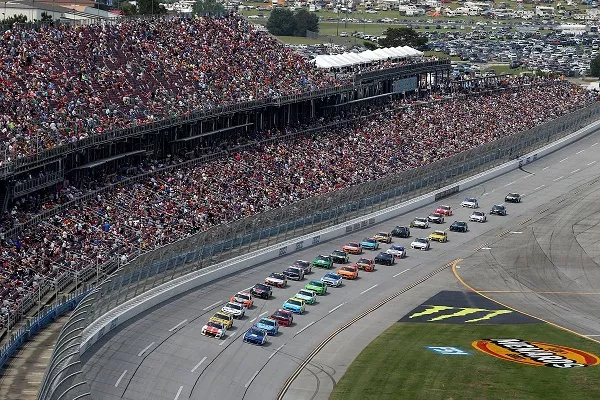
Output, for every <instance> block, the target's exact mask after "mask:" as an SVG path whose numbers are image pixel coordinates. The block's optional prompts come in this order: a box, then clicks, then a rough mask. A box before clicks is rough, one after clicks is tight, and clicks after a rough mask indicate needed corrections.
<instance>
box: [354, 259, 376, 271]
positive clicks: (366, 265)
mask: <svg viewBox="0 0 600 400" xmlns="http://www.w3.org/2000/svg"><path fill="white" fill-rule="evenodd" d="M354 266H355V267H356V268H358V269H362V270H365V271H367V272H371V271H373V270H375V262H374V261H373V260H372V259H369V258H361V259H360V260H358V261H357V262H356V264H355V265H354Z"/></svg>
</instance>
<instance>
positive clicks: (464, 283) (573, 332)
mask: <svg viewBox="0 0 600 400" xmlns="http://www.w3.org/2000/svg"><path fill="white" fill-rule="evenodd" d="M460 261H462V260H457V261H455V262H454V263H453V264H452V273H453V274H454V276H455V277H456V279H457V280H458V281H459V282H460V283H462V284H463V285H464V286H465V287H466V288H467V289H469V290H471V291H473V292H474V293H477V294H478V295H480V296H481V297H484V298H486V299H488V300H490V301H493V302H494V303H496V304H499V305H501V306H502V307H506V308H508V309H509V310H513V311H516V312H519V313H521V314H524V315H527V316H528V317H531V318H535V319H537V320H538V321H542V322H545V323H546V324H548V325H551V326H553V327H555V328H558V329H562V330H563V331H567V332H569V333H572V334H573V335H576V336H579V337H582V338H584V339H587V340H591V341H592V342H595V343H598V344H600V340H596V339H592V338H591V337H589V336H585V335H583V334H581V333H578V332H575V331H574V330H571V329H569V328H565V327H564V326H561V325H558V324H555V323H554V322H550V321H547V320H545V319H543V318H540V317H536V316H535V315H531V314H529V313H526V312H524V311H521V310H519V309H516V308H514V307H511V306H508V305H506V304H504V303H501V302H499V301H497V300H494V299H492V298H491V297H489V296H486V295H485V294H483V293H481V292H480V291H479V290H477V289H475V288H473V287H472V286H471V285H469V284H468V283H467V282H465V281H464V280H463V279H462V278H461V277H460V276H459V275H458V272H456V266H457V265H458V263H459V262H460Z"/></svg>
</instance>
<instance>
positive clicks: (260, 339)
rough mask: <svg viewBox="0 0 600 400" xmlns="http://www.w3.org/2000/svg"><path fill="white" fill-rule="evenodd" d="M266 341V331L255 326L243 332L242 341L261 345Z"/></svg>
mask: <svg viewBox="0 0 600 400" xmlns="http://www.w3.org/2000/svg"><path fill="white" fill-rule="evenodd" d="M266 341H267V331H264V330H262V329H258V328H257V327H256V326H253V327H252V328H250V329H248V330H247V331H246V333H244V342H246V343H251V344H255V345H257V346H262V345H263V344H265V342H266Z"/></svg>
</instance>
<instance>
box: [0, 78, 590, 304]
mask: <svg viewBox="0 0 600 400" xmlns="http://www.w3.org/2000/svg"><path fill="white" fill-rule="evenodd" d="M526 83H531V81H528V82H526ZM538 83H544V82H538ZM433 99H434V95H433V94H432V97H431V98H430V100H433ZM593 101H594V99H593V98H592V97H591V96H590V95H589V94H587V93H586V92H585V91H584V90H583V89H581V88H580V87H577V86H574V85H571V84H568V83H566V82H565V83H561V84H556V85H538V84H533V85H529V86H527V87H525V88H521V89H519V90H513V89H508V90H506V91H504V92H501V93H490V94H484V95H481V94H480V95H477V96H472V97H467V98H463V97H462V96H461V97H460V98H455V99H450V100H447V101H443V102H441V101H429V102H424V101H422V100H421V101H419V102H411V101H410V100H404V101H402V102H400V103H392V104H387V105H385V106H382V107H381V108H380V109H376V110H371V112H372V113H371V116H369V117H366V118H359V119H356V120H354V122H352V123H350V124H340V125H339V126H340V127H341V126H343V127H341V128H335V129H329V130H326V131H325V132H321V133H320V134H318V135H316V134H311V135H298V136H297V137H295V138H294V139H293V140H263V141H259V140H255V141H254V144H253V145H251V146H245V147H244V149H243V150H239V148H238V150H237V151H231V152H230V154H229V155H228V156H224V157H222V158H220V159H218V160H215V161H211V162H207V163H204V164H200V165H197V166H193V167H179V168H174V169H170V170H167V171H161V170H160V169H156V171H157V172H155V173H153V174H152V175H151V176H150V177H149V178H148V179H145V180H142V181H138V182H136V183H134V184H129V185H120V186H119V185H117V186H116V187H114V188H113V189H112V190H111V191H110V192H104V193H98V194H96V195H94V196H93V198H92V199H89V200H86V201H81V202H79V203H77V204H76V205H75V206H72V207H70V208H68V209H67V210H65V211H61V212H60V213H58V214H57V215H55V216H53V217H51V218H47V219H45V220H43V221H41V222H39V223H36V224H35V225H33V224H30V225H29V226H27V228H26V229H25V230H24V231H22V233H21V234H20V235H19V236H18V237H4V235H2V237H1V239H2V240H1V244H0V263H1V269H0V299H1V300H2V301H3V305H4V309H3V311H4V312H5V313H6V312H8V311H9V310H11V309H14V308H15V307H17V305H18V303H19V301H20V298H21V296H22V294H23V293H26V292H27V291H30V290H31V288H32V286H31V285H33V282H35V281H37V280H39V279H40V278H41V277H49V278H53V277H56V276H57V275H58V274H61V273H63V272H65V271H81V270H82V269H83V268H86V267H88V266H90V265H95V264H96V263H97V262H100V263H102V262H105V261H107V260H108V259H109V258H110V257H113V256H118V257H122V258H123V259H125V260H126V259H127V257H128V256H129V255H131V254H132V253H133V252H134V251H136V250H137V249H142V250H151V249H153V248H156V247H158V246H162V245H165V244H168V243H171V242H173V241H176V240H178V239H181V238H184V237H187V236H189V235H191V234H194V233H196V232H199V231H205V230H207V229H209V228H211V227H213V226H215V225H218V224H222V223H227V222H232V221H235V220H238V219H240V218H244V217H247V216H251V215H254V214H256V213H260V212H264V211H266V210H270V209H273V208H277V207H284V206H286V205H289V204H291V203H294V202H297V201H299V200H301V199H306V198H308V197H311V196H316V195H319V194H322V193H327V192H330V191H333V190H337V189H339V188H344V187H348V186H352V185H357V184H360V183H362V182H365V181H366V180H372V179H378V178H381V177H383V176H386V175H388V174H391V173H395V172H398V171H402V170H406V169H410V168H415V167H419V166H422V165H425V164H427V163H431V162H434V161H436V160H440V159H443V158H446V157H450V156H452V155H454V154H457V153H459V152H461V151H464V150H467V149H472V148H475V147H477V146H479V145H481V144H484V143H488V142H490V141H493V140H495V139H498V138H501V137H504V136H507V135H510V134H513V133H515V132H520V131H524V130H526V129H529V128H531V127H532V126H535V125H538V124H540V123H543V122H545V121H548V120H551V119H554V118H557V117H559V116H561V115H564V114H566V113H569V112H571V111H573V110H575V109H579V108H581V107H584V106H586V105H588V104H590V103H591V102H593ZM326 123H327V121H316V122H315V124H317V125H319V124H321V125H324V124H326ZM289 132H290V131H283V132H276V131H268V132H264V133H263V134H262V139H266V138H270V139H273V138H274V137H278V136H282V135H284V134H286V133H289ZM255 139H256V138H255ZM150 168H151V169H152V168H155V166H150ZM83 192H84V190H82V189H81V188H75V187H72V186H70V185H69V184H65V186H64V187H63V188H62V191H61V192H59V193H57V194H56V198H55V199H54V200H55V202H54V203H49V204H46V205H44V208H46V209H47V208H49V207H53V206H54V204H55V203H56V202H61V201H64V200H65V199H66V198H75V197H76V196H77V195H78V194H81V193H83ZM30 211H31V210H30ZM28 215H29V214H28V213H23V212H22V210H20V209H19V204H15V205H14V208H13V209H11V210H10V212H9V213H8V214H7V215H5V220H4V222H3V226H4V227H6V226H10V225H11V224H12V223H13V222H14V220H18V219H24V218H26V217H27V216H28ZM18 222H21V223H22V222H25V221H24V220H19V221H18Z"/></svg>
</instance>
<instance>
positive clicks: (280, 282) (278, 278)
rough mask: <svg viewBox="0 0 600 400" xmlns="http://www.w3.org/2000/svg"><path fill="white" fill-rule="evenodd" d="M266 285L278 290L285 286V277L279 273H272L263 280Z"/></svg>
mask: <svg viewBox="0 0 600 400" xmlns="http://www.w3.org/2000/svg"><path fill="white" fill-rule="evenodd" d="M265 283H266V284H267V285H271V286H276V287H278V288H282V287H286V286H287V277H286V276H285V275H284V274H282V273H279V272H273V273H272V274H271V275H269V276H267V278H266V279H265Z"/></svg>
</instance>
